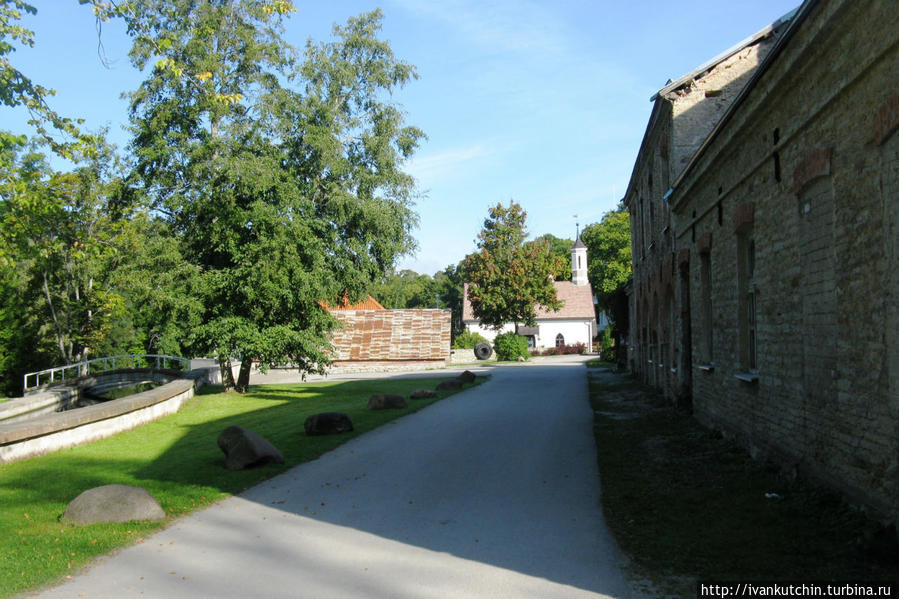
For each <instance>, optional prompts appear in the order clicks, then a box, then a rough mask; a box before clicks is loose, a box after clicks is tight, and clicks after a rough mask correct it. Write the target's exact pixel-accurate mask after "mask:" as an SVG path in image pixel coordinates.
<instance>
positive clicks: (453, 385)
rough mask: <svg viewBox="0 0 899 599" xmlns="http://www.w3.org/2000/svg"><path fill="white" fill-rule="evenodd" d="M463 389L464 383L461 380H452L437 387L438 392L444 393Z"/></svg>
mask: <svg viewBox="0 0 899 599" xmlns="http://www.w3.org/2000/svg"><path fill="white" fill-rule="evenodd" d="M461 388H462V381H460V380H459V379H450V380H448V381H443V382H442V383H440V384H439V385H437V390H438V391H443V390H446V389H461Z"/></svg>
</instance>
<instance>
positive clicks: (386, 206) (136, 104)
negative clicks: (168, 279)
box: [94, 0, 423, 390]
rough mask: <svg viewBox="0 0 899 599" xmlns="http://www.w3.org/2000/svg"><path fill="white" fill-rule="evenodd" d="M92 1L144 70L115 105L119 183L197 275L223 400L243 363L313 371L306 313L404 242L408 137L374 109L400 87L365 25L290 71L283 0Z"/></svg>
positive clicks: (398, 67) (322, 357)
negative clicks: (142, 200) (122, 134)
mask: <svg viewBox="0 0 899 599" xmlns="http://www.w3.org/2000/svg"><path fill="white" fill-rule="evenodd" d="M94 5H95V9H96V10H97V11H98V17H99V18H101V19H102V18H107V17H109V16H118V17H121V18H124V19H125V21H126V23H127V26H128V30H129V32H130V33H131V34H132V36H133V38H134V42H133V47H132V50H131V53H130V56H131V59H132V62H133V63H134V65H135V66H136V67H138V68H140V69H142V70H148V71H149V72H148V76H147V79H146V80H145V81H144V82H143V84H142V85H141V86H140V88H139V89H137V90H136V91H134V92H132V93H131V95H130V98H131V120H132V123H133V128H134V138H133V141H132V145H131V148H132V150H133V152H134V154H135V162H136V168H135V173H136V175H137V177H139V180H140V181H141V182H142V185H143V189H144V192H145V193H146V195H147V197H149V198H151V199H152V200H153V201H154V203H153V207H154V208H155V209H156V210H157V211H159V212H160V213H162V214H165V215H166V217H167V218H168V221H169V223H170V224H171V226H172V227H173V229H174V231H176V232H177V233H178V234H179V236H180V237H181V239H182V240H183V241H182V242H183V247H184V251H185V254H186V255H187V256H188V257H189V258H190V260H191V261H192V262H193V264H194V265H195V266H196V267H197V268H199V269H200V270H201V271H202V279H203V281H202V284H201V285H200V287H201V291H202V302H203V306H204V309H203V313H202V315H201V318H200V324H199V326H197V327H196V328H195V331H194V333H195V334H194V339H193V344H194V347H196V348H197V349H198V350H202V351H208V352H212V353H213V354H214V355H216V357H217V358H218V361H219V364H220V366H221V369H222V376H223V380H224V381H225V384H226V387H229V388H230V387H232V386H236V388H237V389H238V390H244V389H246V387H247V384H248V381H249V373H250V365H251V362H252V361H257V362H260V363H261V364H263V365H272V364H276V363H283V362H288V361H289V362H292V363H294V364H296V365H297V366H298V368H299V369H300V370H301V371H303V372H307V371H316V370H319V371H320V370H321V369H322V367H323V365H325V364H327V362H328V354H327V352H326V348H327V347H328V345H329V342H328V331H329V330H330V329H331V328H332V327H333V326H334V321H333V319H332V318H331V317H330V316H329V315H328V314H327V312H325V311H324V310H322V309H321V308H320V307H319V306H318V304H317V301H319V300H325V301H328V302H329V303H336V300H337V298H339V297H340V296H341V295H342V294H343V292H344V291H346V292H347V293H348V294H349V296H350V299H351V300H353V299H357V298H359V297H361V296H362V294H363V293H364V292H365V291H366V290H368V289H369V288H370V286H371V284H372V282H373V281H375V280H377V279H378V278H379V277H381V276H382V275H383V273H384V272H385V271H386V270H387V269H389V268H390V267H391V266H392V265H393V263H394V261H395V259H396V257H397V256H398V255H399V254H401V253H403V252H406V251H408V250H410V249H411V248H412V246H413V240H412V238H411V235H410V231H411V228H412V226H413V225H414V223H415V215H414V213H413V212H412V201H413V199H414V192H415V189H414V180H413V179H412V177H411V176H409V175H408V174H406V173H405V172H404V171H403V170H402V169H403V164H404V161H405V160H406V159H407V158H409V157H410V156H411V155H412V153H413V152H414V150H415V148H416V147H417V144H418V142H419V140H420V139H421V137H422V136H423V134H422V132H421V131H420V130H418V129H416V128H414V127H409V126H405V125H404V124H403V115H402V112H401V111H400V110H399V109H398V108H397V107H396V106H395V105H393V104H391V103H389V102H386V101H384V99H385V98H389V97H390V95H391V94H392V93H393V92H394V91H396V89H398V88H400V87H402V86H403V85H405V84H406V83H407V82H408V81H410V80H411V79H412V78H413V77H415V76H416V75H415V71H414V68H413V67H412V66H411V65H408V64H406V63H404V62H402V61H399V60H397V59H396V58H395V57H394V55H393V52H392V51H391V49H390V47H389V45H388V44H387V43H386V42H384V41H382V40H379V39H378V38H377V33H378V31H379V29H380V21H381V13H380V12H379V11H375V12H372V13H368V14H364V15H362V16H360V17H356V18H352V19H350V20H349V22H348V24H347V25H346V26H345V27H337V26H335V28H334V34H335V37H336V38H337V39H336V41H333V42H330V43H322V44H313V43H312V42H309V43H308V44H307V46H306V49H305V56H304V58H303V59H302V60H301V59H300V57H299V53H298V52H297V51H296V50H295V49H294V48H293V47H291V46H290V45H289V44H288V43H287V42H285V41H284V39H283V38H282V37H281V34H282V31H283V28H282V19H283V18H284V16H285V15H286V14H287V13H289V12H291V11H292V9H293V6H292V4H291V3H290V2H286V1H274V0H268V1H266V0H243V1H238V0H233V1H224V0H218V1H210V2H193V1H190V0H131V1H124V2H120V3H118V4H116V5H107V4H106V3H102V2H94ZM300 88H302V92H300V91H297V90H298V89H300ZM233 355H240V356H241V357H242V367H241V371H240V375H239V378H238V380H237V383H236V385H234V384H233V381H232V380H231V375H230V372H231V366H230V358H231V356H233Z"/></svg>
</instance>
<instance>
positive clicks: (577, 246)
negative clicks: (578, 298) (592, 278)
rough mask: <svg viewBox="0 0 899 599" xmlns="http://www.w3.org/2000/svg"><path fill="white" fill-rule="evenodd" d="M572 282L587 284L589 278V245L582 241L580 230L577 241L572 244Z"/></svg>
mask: <svg viewBox="0 0 899 599" xmlns="http://www.w3.org/2000/svg"><path fill="white" fill-rule="evenodd" d="M571 282H572V283H574V284H575V285H578V286H580V285H586V284H588V283H589V281H588V280H587V246H586V245H584V242H583V241H581V235H580V232H578V236H577V241H575V242H574V245H573V246H571Z"/></svg>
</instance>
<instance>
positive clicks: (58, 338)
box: [41, 271, 71, 364]
mask: <svg viewBox="0 0 899 599" xmlns="http://www.w3.org/2000/svg"><path fill="white" fill-rule="evenodd" d="M41 274H42V275H43V277H44V297H45V298H46V300H47V306H49V307H50V316H51V317H52V318H53V327H54V329H55V330H56V343H57V345H58V347H59V355H60V356H62V359H63V362H65V363H66V364H68V363H69V362H70V361H71V360H69V359H68V358H70V357H71V356H66V348H65V342H64V337H63V333H62V326H60V324H59V319H58V318H56V310H55V309H54V307H53V299H52V298H51V297H50V286H49V285H47V271H42V272H41Z"/></svg>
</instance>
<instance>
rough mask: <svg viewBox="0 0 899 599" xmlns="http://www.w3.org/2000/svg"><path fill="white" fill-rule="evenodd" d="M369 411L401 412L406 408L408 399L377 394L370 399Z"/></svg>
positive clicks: (394, 395)
mask: <svg viewBox="0 0 899 599" xmlns="http://www.w3.org/2000/svg"><path fill="white" fill-rule="evenodd" d="M365 407H366V408H367V409H369V410H401V409H403V408H405V407H406V398H405V397H403V396H402V395H396V394H394V393H375V394H374V395H372V396H371V397H369V398H368V405H367V406H365Z"/></svg>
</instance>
